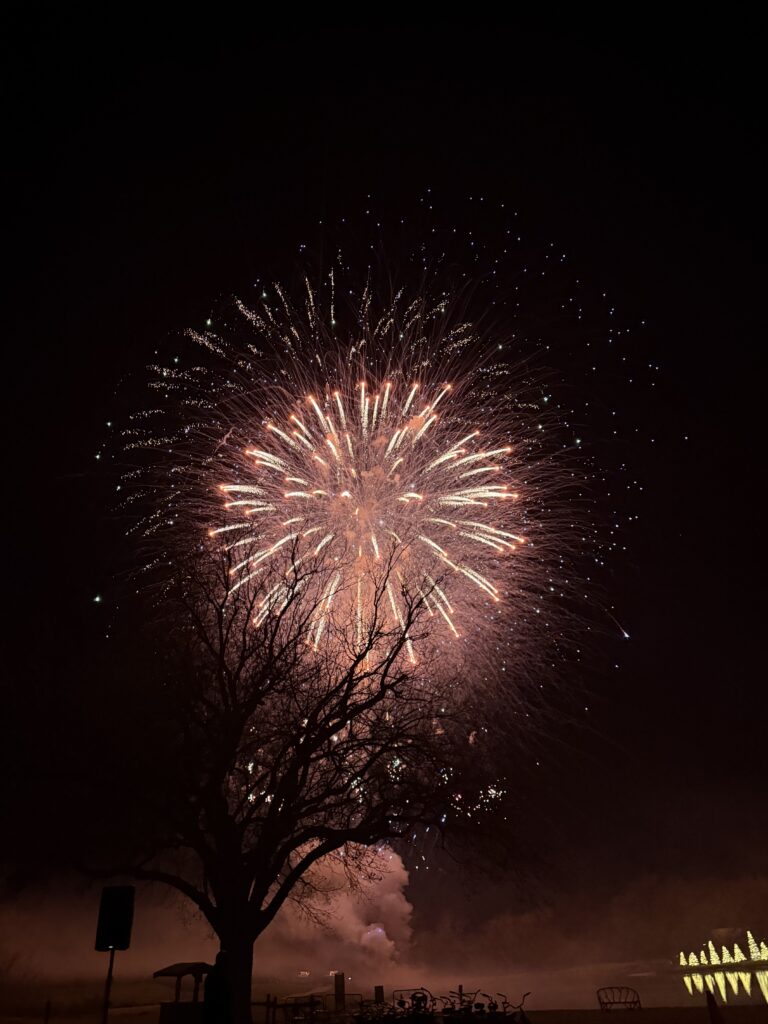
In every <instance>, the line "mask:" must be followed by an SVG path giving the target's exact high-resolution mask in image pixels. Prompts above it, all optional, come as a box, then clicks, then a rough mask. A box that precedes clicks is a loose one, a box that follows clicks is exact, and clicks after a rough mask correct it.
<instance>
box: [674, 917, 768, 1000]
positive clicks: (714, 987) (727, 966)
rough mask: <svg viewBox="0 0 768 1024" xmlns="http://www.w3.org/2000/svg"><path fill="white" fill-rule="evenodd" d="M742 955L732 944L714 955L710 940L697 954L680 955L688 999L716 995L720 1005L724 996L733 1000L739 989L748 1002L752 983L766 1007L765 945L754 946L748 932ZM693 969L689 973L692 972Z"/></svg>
mask: <svg viewBox="0 0 768 1024" xmlns="http://www.w3.org/2000/svg"><path fill="white" fill-rule="evenodd" d="M745 945H746V950H747V952H746V953H745V952H744V950H743V949H742V947H741V946H740V945H739V944H738V942H735V943H734V944H733V948H732V949H729V948H728V947H727V946H722V945H721V947H720V952H718V950H717V947H716V946H715V944H714V942H712V940H711V939H710V940H709V942H707V944H706V946H705V947H704V948H702V949H701V951H700V952H699V953H689V954H688V955H687V956H686V954H685V953H684V952H682V951H681V953H680V966H681V967H683V968H686V969H687V970H686V973H685V974H684V975H683V984H684V985H685V987H686V989H687V990H688V993H689V995H692V996H693V995H696V994H699V995H704V993H705V992H706V991H707V990H708V991H709V992H711V993H712V995H715V993H718V994H719V995H720V998H721V999H722V1001H723V1002H724V1003H726V1002H728V996H729V994H730V995H733V996H737V995H738V994H739V987H741V989H742V990H743V991H744V992H745V993H746V995H747V996H748V997H749V998H751V997H752V993H753V991H755V993H756V991H757V990H756V989H755V988H754V983H755V982H756V983H757V989H759V991H760V993H761V994H762V997H763V999H764V1000H765V1002H766V1003H768V944H766V943H765V942H764V941H761V942H757V940H756V939H755V937H754V935H753V934H752V932H747V936H746V943H745ZM692 968H693V970H692Z"/></svg>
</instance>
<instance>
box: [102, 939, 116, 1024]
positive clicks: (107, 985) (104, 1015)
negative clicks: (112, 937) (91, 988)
mask: <svg viewBox="0 0 768 1024" xmlns="http://www.w3.org/2000/svg"><path fill="white" fill-rule="evenodd" d="M114 966H115V947H114V946H110V947H109V967H108V968H107V980H106V983H105V985H104V1005H103V1006H102V1008H101V1024H107V1018H108V1017H109V993H110V991H111V989H112V971H113V969H114Z"/></svg>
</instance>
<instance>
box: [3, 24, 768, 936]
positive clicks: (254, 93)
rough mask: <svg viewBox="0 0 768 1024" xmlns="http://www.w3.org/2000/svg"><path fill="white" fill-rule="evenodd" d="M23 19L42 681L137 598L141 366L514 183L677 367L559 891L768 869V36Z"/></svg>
mask: <svg viewBox="0 0 768 1024" xmlns="http://www.w3.org/2000/svg"><path fill="white" fill-rule="evenodd" d="M21 10H22V8H21V7H19V8H18V11H21ZM23 10H24V13H23V14H18V12H17V16H16V17H15V18H12V23H11V25H10V27H9V28H8V29H7V30H6V35H7V40H6V45H7V47H8V48H9V50H10V59H9V63H8V66H7V67H6V71H8V70H10V77H9V80H8V85H7V86H6V90H5V98H6V104H7V120H6V129H5V134H6V140H5V141H6V144H7V147H8V148H7V150H6V158H5V160H6V165H7V164H8V163H9V162H10V171H11V182H10V185H9V186H6V198H7V201H8V202H7V214H6V223H7V222H8V221H9V220H10V229H11V235H12V238H11V245H10V246H8V250H9V253H10V257H11V262H12V264H13V266H12V279H13V286H12V289H11V290H10V292H9V294H8V296H7V299H6V305H5V317H6V324H5V332H4V333H5V346H4V348H5V368H6V373H5V375H4V381H5V404H6V406H7V405H8V404H10V405H11V411H12V416H11V419H10V422H9V425H8V427H7V428H6V429H7V433H6V442H7V443H6V452H5V454H6V458H8V457H10V460H11V465H10V466H9V468H8V471H7V482H8V488H7V495H8V498H9V499H10V500H9V502H8V504H9V505H10V506H11V507H10V508H9V509H8V512H9V514H10V521H11V524H12V526H11V529H10V531H9V533H8V534H7V541H8V543H7V545H6V551H7V552H10V556H11V558H10V564H9V563H8V561H7V560H6V565H7V567H8V575H7V576H6V586H7V597H8V599H9V602H10V604H11V605H12V606H13V609H14V614H15V615H18V622H14V623H13V624H12V626H11V627H10V629H9V637H10V643H11V646H12V647H13V648H14V649H15V652H16V655H17V656H18V661H19V664H20V666H21V667H20V669H19V676H18V678H19V679H22V678H23V674H24V672H25V671H26V669H25V667H24V666H25V665H28V664H29V659H30V657H31V656H32V654H33V653H34V657H35V659H38V656H39V655H40V652H41V649H42V651H43V654H42V661H43V662H45V663H47V664H49V667H50V670H51V672H52V675H53V676H57V677H58V678H59V679H61V678H65V677H66V675H67V673H68V672H72V671H73V669H72V666H73V665H76V664H77V661H78V658H82V657H83V656H85V657H86V658H87V657H88V654H87V652H88V650H89V648H90V647H91V646H92V645H93V644H94V643H95V642H96V641H95V639H94V638H96V637H100V636H101V635H102V633H103V631H104V627H105V623H106V622H107V620H108V618H109V616H110V615H111V611H110V609H109V608H105V607H104V605H103V604H102V605H96V604H94V601H93V598H94V596H95V595H96V594H99V593H105V594H108V593H109V592H110V580H109V573H110V572H111V571H112V569H111V567H112V558H111V554H110V546H111V545H112V543H113V541H114V536H115V532H116V529H117V527H116V525H115V523H114V522H113V521H112V519H111V513H110V502H111V500H112V498H111V481H110V480H108V479H107V478H106V476H105V472H104V470H103V466H102V465H100V463H99V462H97V461H96V460H95V457H94V456H95V453H96V452H98V451H99V450H101V449H102V447H103V443H104V439H105V423H106V421H108V420H109V419H110V418H111V417H112V416H113V415H114V409H115V399H114V393H115V390H116V388H117V387H118V385H119V384H120V382H121V381H122V380H123V378H124V377H125V376H126V375H129V374H133V375H138V376H141V370H142V367H143V366H144V365H145V364H146V363H147V362H149V361H150V360H151V359H152V353H153V350H154V348H155V347H156V346H157V345H162V344H164V343H165V340H166V339H167V338H168V337H169V336H171V335H173V334H174V333H175V332H178V331H179V330H180V329H182V328H184V327H186V326H188V325H193V326H194V325H199V324H200V323H201V321H202V320H203V319H204V318H205V317H206V316H208V315H209V313H210V311H211V309H213V308H216V307H217V305H218V304H219V303H221V302H223V301H225V300H226V298H227V297H228V296H229V295H230V294H232V293H238V292H240V291H244V290H245V289H246V288H247V287H249V286H250V283H251V282H252V281H253V280H254V278H255V277H256V276H258V275H259V274H263V273H264V272H265V271H267V272H269V271H270V269H271V267H273V266H275V265H279V266H283V265H285V264H286V261H287V260H289V259H290V254H291V253H293V252H295V249H296V245H297V243H298V242H300V241H302V239H304V238H305V237H306V235H307V232H308V230H309V229H310V227H311V226H313V225H316V223H317V221H318V219H320V218H322V217H333V216H343V215H345V214H346V215H347V216H349V217H353V216H354V215H355V213H356V211H359V210H360V209H361V208H362V206H363V205H364V203H363V201H364V198H365V196H366V195H368V194H371V195H372V196H373V197H374V200H375V201H376V202H378V203H380V204H381V208H382V209H385V210H393V209H397V208H398V206H399V205H400V204H402V205H404V206H405V205H408V206H412V205H413V203H414V201H415V200H416V198H417V197H418V196H420V195H423V194H424V190H425V189H426V188H428V187H429V188H431V189H432V190H433V192H434V193H435V195H439V197H440V202H441V204H442V207H443V208H444V209H449V208H450V205H451V200H452V197H462V199H465V198H466V197H467V196H468V195H483V196H488V197H491V198H492V199H493V200H495V201H505V202H506V203H508V204H509V205H510V206H512V207H513V208H514V209H515V210H517V211H519V215H520V219H521V223H522V225H523V228H524V230H525V232H527V234H528V235H529V236H530V237H531V239H532V242H531V244H532V245H543V244H545V243H547V242H549V241H554V242H555V243H556V245H557V246H558V248H562V250H563V251H564V252H567V253H568V255H569V260H570V266H571V268H572V272H573V274H574V275H575V276H577V277H579V278H580V279H581V280H582V281H586V282H588V284H589V287H590V288H591V289H593V290H594V292H595V294H600V293H602V292H605V293H607V294H608V295H609V297H610V299H611V304H612V305H613V306H614V307H615V308H616V311H617V316H618V317H619V318H620V319H621V321H622V322H623V323H626V324H628V325H632V326H633V327H634V326H635V325H637V324H639V323H640V321H645V326H644V328H643V332H642V334H641V335H638V338H639V339H640V338H641V340H638V341H637V347H636V348H635V349H633V347H632V346H633V344H634V342H631V343H629V346H628V349H627V351H628V352H629V353H630V354H631V356H632V359H634V360H636V362H637V366H638V368H639V369H640V368H642V367H645V366H647V364H648V363H649V362H652V363H654V364H655V363H658V365H659V367H660V370H659V372H658V383H657V385H656V387H655V388H654V389H653V390H651V389H650V388H645V389H644V390H643V391H642V394H640V393H637V394H630V393H629V392H628V391H622V392H621V393H618V394H617V396H616V398H617V401H618V402H619V403H627V405H628V407H625V408H622V422H623V423H625V424H630V423H631V424H633V425H635V424H639V425H640V428H641V429H640V433H639V434H638V435H634V434H631V433H630V431H629V430H628V429H627V431H626V432H624V433H623V434H622V435H621V436H620V437H619V438H618V440H617V441H616V444H617V445H619V446H620V447H621V458H622V459H626V461H627V462H628V463H629V464H630V466H631V467H632V472H633V475H634V476H636V477H637V478H638V479H639V480H640V481H641V482H642V485H643V491H642V493H635V494H633V495H632V497H631V500H630V499H626V501H625V504H624V505H622V506H621V512H622V514H629V513H633V514H637V515H638V516H639V519H638V522H637V524H636V525H634V526H633V527H632V529H631V530H628V531H626V533H625V535H624V542H625V543H626V545H627V553H626V555H622V556H620V557H617V558H615V559H614V560H613V561H612V565H611V572H610V574H609V576H608V580H607V585H608V589H609V597H610V601H611V603H612V604H613V605H614V607H615V612H616V615H617V618H618V619H619V621H620V622H621V624H622V626H624V627H625V628H626V629H627V631H628V632H629V633H630V634H631V639H630V640H628V641H622V642H621V643H620V642H619V639H618V638H616V639H614V638H612V637H611V638H610V639H609V640H607V641H606V643H608V644H609V645H610V644H613V645H615V650H613V649H612V650H609V651H607V652H606V659H607V660H608V661H613V660H617V661H620V663H621V668H620V670H619V671H617V672H615V673H613V674H612V673H611V672H609V671H603V670H598V669H596V670H595V673H594V675H593V676H592V677H591V678H588V679H587V681H586V682H587V686H588V689H589V693H588V699H587V703H588V704H589V706H590V709H591V711H590V714H589V716H586V717H585V720H584V722H583V725H582V726H580V727H578V728H576V727H568V728H567V729H565V728H564V729H563V730H562V732H561V733H559V734H558V735H556V736H554V737H553V738H552V742H551V744H550V746H549V748H548V749H547V751H546V757H545V758H543V762H544V763H543V765H542V773H541V777H540V781H539V782H538V783H537V782H535V781H534V782H533V783H532V784H531V786H532V788H531V790H530V792H529V793H528V794H526V797H525V800H526V806H527V807H528V808H529V813H530V815H531V817H530V820H531V822H533V823H534V824H533V828H534V829H535V832H536V836H534V838H535V839H537V840H540V843H541V847H542V849H541V851H540V852H541V857H542V859H543V860H544V861H545V862H546V863H547V864H548V865H549V866H550V867H551V871H552V876H553V878H556V879H557V881H556V883H554V882H553V883H552V884H556V885H557V886H559V887H560V889H562V890H568V889H569V887H570V890H572V891H576V890H578V891H580V892H581V893H582V894H586V895H587V897H588V898H589V899H590V900H599V899H601V898H603V897H606V898H607V897H608V896H610V895H611V894H612V893H615V892H616V891H618V890H620V889H621V888H622V887H624V886H628V885H630V884H631V883H632V882H633V880H634V879H636V878H639V877H641V876H643V875H647V874H649V873H651V874H655V875H658V876H660V877H662V878H664V877H670V878H678V877H684V878H687V879H694V880H695V879H697V878H702V879H712V878H714V879H722V880H723V882H725V881H726V880H727V879H730V878H733V877H737V876H740V875H744V874H746V875H748V874H750V873H751V872H755V873H756V874H757V873H760V872H764V871H765V864H766V862H767V858H766V854H767V853H768V819H767V817H766V807H765V799H764V788H763V787H764V783H765V761H766V754H765V733H766V710H768V708H767V705H766V696H765V693H766V689H765V671H764V664H763V662H764V647H765V640H764V636H765V627H764V623H763V620H762V615H761V605H762V603H763V601H762V598H763V576H762V572H761V569H760V567H759V566H760V562H761V560H762V559H761V556H762V554H763V549H764V536H763V534H764V531H763V529H762V521H763V519H764V515H763V504H762V499H760V498H759V491H760V489H761V485H760V480H761V477H762V472H761V467H760V460H759V454H760V453H761V451H762V448H763V431H764V426H763V405H764V399H763V392H764V384H763V381H764V375H763V374H762V372H760V371H758V358H759V352H760V351H761V349H762V347H763V344H764V333H763V331H762V329H761V326H762V322H763V321H764V316H763V314H764V297H763V292H762V288H763V287H764V277H763V272H764V270H765V259H764V242H763V239H762V237H761V239H760V242H758V237H757V236H758V230H759V228H758V225H759V222H760V219H761V213H762V209H761V208H762V199H763V194H764V181H765V177H766V162H765V141H764V138H765V133H764V130H763V129H762V128H761V120H762V111H761V110H760V107H759V90H758V79H759V74H758V66H757V54H756V44H755V42H754V38H753V37H754V33H755V27H754V26H751V27H750V26H749V25H748V24H742V25H738V26H737V25H735V24H733V23H732V24H730V25H728V24H726V25H721V24H716V23H715V22H711V23H705V22H702V21H701V20H697V21H696V23H695V24H693V23H690V24H680V23H678V24H672V23H669V22H667V21H664V22H662V21H661V20H643V21H642V22H635V23H632V21H631V20H629V19H624V20H621V21H620V20H619V17H618V15H616V20H615V21H613V22H611V20H610V19H609V20H607V21H606V20H603V21H601V22H600V23H599V24H597V23H596V24H595V25H591V26H590V25H588V24H586V23H582V22H578V23H572V24H562V25H560V24H559V23H558V22H557V21H556V20H555V18H554V16H553V17H552V19H551V22H550V24H548V25H547V27H546V28H538V29H534V28H532V27H529V26H526V25H524V24H522V23H514V22H513V23H508V24H493V25H486V26H482V25H478V24H476V23H474V24H462V23H448V24H441V25H440V26H435V25H431V24H428V23H417V24H410V23H409V24H406V23H405V22H403V23H402V24H401V25H400V26H398V25H396V24H392V23H390V24H386V25H381V26H378V27H375V28H373V27H367V28H366V27H358V26H348V25H335V26H334V25H333V24H330V25H328V24H324V25H322V26H316V27H314V28H313V27H303V28H299V27H298V25H299V18H298V15H297V16H296V18H295V25H296V27H292V28H282V29H275V28H273V27H270V26H269V25H267V24H266V23H265V24H261V23H260V22H259V21H258V20H257V19H256V18H254V19H253V20H252V21H250V22H243V23H240V21H239V19H238V17H237V16H235V15H234V13H231V15H230V17H229V18H226V17H225V16H224V15H223V14H219V15H218V16H217V17H216V18H215V20H214V21H212V22H210V23H209V22H208V21H207V20H202V19H201V20H197V21H195V20H194V19H193V20H192V21H191V22H190V23H187V20H186V15H184V16H181V15H180V16H179V19H178V20H174V21H173V22H170V21H169V22H164V23H160V22H158V21H156V20H155V15H152V16H149V15H146V16H145V15H144V14H140V13H139V12H138V11H135V10H134V9H133V8H125V17H126V21H125V22H124V23H119V22H118V21H116V20H110V21H109V22H106V21H104V22H101V21H100V18H101V17H102V15H101V14H96V13H93V14H92V16H91V17H85V16H84V15H78V16H74V15H73V16H69V15H67V14H65V13H62V12H58V13H55V14H51V13H44V12H43V11H38V12H37V14H36V15H33V13H32V11H31V10H30V9H29V8H27V7H24V8H23ZM641 14H642V15H645V16H647V17H650V16H648V15H647V12H646V10H645V9H644V8H643V9H640V8H637V9H634V14H633V16H634V17H635V18H637V17H639V16H640V15H641ZM111 17H112V19H114V15H113V16H111ZM632 337H634V335H632ZM602 386H603V387H604V385H602ZM651 439H653V440H652V441H651ZM607 457H608V458H609V460H611V461H613V462H615V461H617V457H616V451H612V452H611V451H609V453H608V456H607ZM6 628H9V627H8V626H7V627H6ZM54 650H55V651H56V652H57V654H56V657H55V659H54V658H53V657H51V656H50V654H49V655H46V653H45V652H46V651H47V652H51V651H54ZM83 652H85V654H84V653H83ZM54 665H55V667H54ZM63 665H64V666H68V667H67V668H62V666H63ZM12 678H13V677H12ZM51 685H52V686H55V685H56V683H55V682H52V683H51ZM13 700H14V689H13V682H12V685H11V688H10V690H9V691H8V692H7V693H6V695H5V701H6V702H8V701H13ZM116 713H117V712H116ZM547 870H549V868H548V869H547ZM476 898H477V899H478V900H482V899H483V895H482V893H480V894H479V895H477V897H476ZM718 912H719V911H718ZM758 914H760V915H762V917H761V920H763V921H765V914H766V910H765V908H763V909H762V910H759V908H757V907H756V908H755V914H754V918H753V920H752V921H742V920H740V919H739V920H735V921H730V920H725V921H721V920H719V919H718V920H715V919H713V920H712V921H711V924H712V926H713V927H717V926H720V925H731V924H733V925H739V926H741V925H743V926H745V927H747V926H755V927H756V926H757V924H756V922H757V920H758ZM704 938H706V936H703V935H702V936H700V937H699V936H698V935H697V936H695V937H694V939H695V941H700V940H701V939H704Z"/></svg>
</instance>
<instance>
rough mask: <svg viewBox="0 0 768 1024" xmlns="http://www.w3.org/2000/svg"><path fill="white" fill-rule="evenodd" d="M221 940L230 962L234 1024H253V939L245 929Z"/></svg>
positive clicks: (222, 937)
mask: <svg viewBox="0 0 768 1024" xmlns="http://www.w3.org/2000/svg"><path fill="white" fill-rule="evenodd" d="M220 938H221V948H222V949H224V950H226V951H227V954H228V960H229V984H230V994H231V997H232V1024H252V1021H253V1018H252V1016H251V984H252V975H253V939H252V938H251V936H250V934H248V932H247V931H246V930H245V929H243V930H242V931H240V930H238V931H236V932H232V933H230V934H228V935H226V936H224V935H222V936H221V937H220Z"/></svg>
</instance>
